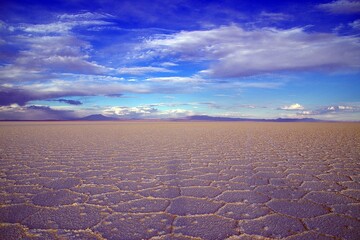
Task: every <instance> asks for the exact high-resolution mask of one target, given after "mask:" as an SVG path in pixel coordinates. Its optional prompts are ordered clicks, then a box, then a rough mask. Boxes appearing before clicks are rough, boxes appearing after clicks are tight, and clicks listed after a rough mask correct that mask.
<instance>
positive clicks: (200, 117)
mask: <svg viewBox="0 0 360 240" xmlns="http://www.w3.org/2000/svg"><path fill="white" fill-rule="evenodd" d="M76 120H80V121H120V120H140V119H120V118H113V117H106V116H104V115H102V114H95V115H90V116H86V117H83V118H79V119H76ZM145 120H146V119H145ZM164 120H168V121H175V122H185V121H208V122H249V121H251V122H322V120H319V119H314V118H277V119H257V118H231V117H212V116H207V115H194V116H189V117H185V118H174V119H164ZM149 121H151V119H150V120H149ZM157 121H158V120H157Z"/></svg>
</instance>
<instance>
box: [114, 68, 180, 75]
mask: <svg viewBox="0 0 360 240" xmlns="http://www.w3.org/2000/svg"><path fill="white" fill-rule="evenodd" d="M118 72H119V73H120V74H130V75H144V74H146V73H156V72H160V73H172V72H174V71H173V70H170V69H167V68H163V67H125V68H120V69H118Z"/></svg>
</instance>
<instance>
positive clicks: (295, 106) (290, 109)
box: [278, 103, 304, 111]
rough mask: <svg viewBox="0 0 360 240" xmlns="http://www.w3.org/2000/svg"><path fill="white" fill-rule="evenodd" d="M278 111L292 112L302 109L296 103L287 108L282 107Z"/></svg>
mask: <svg viewBox="0 0 360 240" xmlns="http://www.w3.org/2000/svg"><path fill="white" fill-rule="evenodd" d="M278 109H279V110H287V111H293V110H303V109H304V107H303V106H302V105H300V104H298V103H294V104H291V105H289V106H282V107H280V108H278Z"/></svg>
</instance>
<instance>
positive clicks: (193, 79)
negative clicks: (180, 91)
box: [146, 76, 205, 83]
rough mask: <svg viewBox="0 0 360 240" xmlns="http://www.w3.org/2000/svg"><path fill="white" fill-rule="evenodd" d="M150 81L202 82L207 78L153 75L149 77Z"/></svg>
mask: <svg viewBox="0 0 360 240" xmlns="http://www.w3.org/2000/svg"><path fill="white" fill-rule="evenodd" d="M146 81H148V82H157V83H202V82H204V81H205V80H204V79H202V78H200V77H198V76H193V77H152V78H147V79H146Z"/></svg>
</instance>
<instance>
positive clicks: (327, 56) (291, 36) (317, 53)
mask: <svg viewBox="0 0 360 240" xmlns="http://www.w3.org/2000/svg"><path fill="white" fill-rule="evenodd" d="M144 51H148V52H150V53H151V54H152V55H153V56H155V55H156V56H163V57H165V56H177V57H178V58H180V59H182V60H193V61H210V62H212V64H211V65H210V68H209V69H207V70H206V71H204V72H205V73H208V74H209V75H210V76H213V77H242V76H247V75H257V74H263V73H269V72H276V71H303V70H324V71H336V70H339V69H344V68H345V69H349V68H350V69H358V68H359V62H360V61H359V56H360V47H359V45H358V40H357V38H356V37H355V36H354V37H351V36H346V37H344V36H338V35H335V34H332V33H328V34H325V33H310V32H307V31H306V29H304V28H293V29H274V28H261V29H254V30H245V29H243V28H241V27H239V26H235V25H231V26H224V27H220V28H214V29H211V30H203V31H182V32H179V33H176V34H170V35H158V36H157V37H155V38H151V39H148V40H147V41H146V42H145V43H144ZM151 54H149V56H151ZM340 56H341V57H340Z"/></svg>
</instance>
